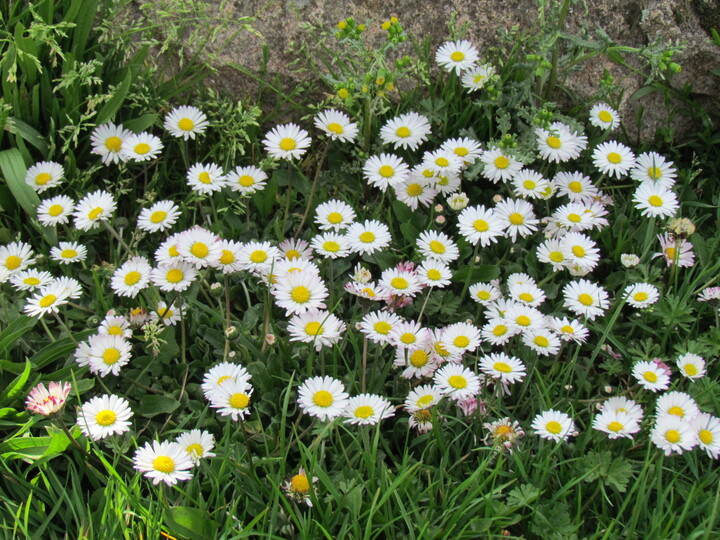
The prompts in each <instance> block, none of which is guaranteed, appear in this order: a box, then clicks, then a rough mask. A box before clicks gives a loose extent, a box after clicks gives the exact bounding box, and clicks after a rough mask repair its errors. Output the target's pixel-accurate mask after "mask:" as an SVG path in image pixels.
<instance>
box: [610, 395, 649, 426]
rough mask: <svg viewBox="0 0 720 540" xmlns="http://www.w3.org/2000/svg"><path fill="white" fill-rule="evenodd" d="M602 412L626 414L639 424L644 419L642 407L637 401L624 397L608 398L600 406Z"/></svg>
mask: <svg viewBox="0 0 720 540" xmlns="http://www.w3.org/2000/svg"><path fill="white" fill-rule="evenodd" d="M600 411H611V412H613V413H626V414H628V415H630V416H631V417H632V418H634V419H635V421H637V422H638V423H639V422H640V421H641V420H642V419H643V416H644V413H643V410H642V407H641V406H640V405H638V403H637V402H636V401H633V400H632V399H628V398H626V397H624V396H615V397H611V398H608V399H607V400H605V401H604V402H603V403H602V404H601V405H600Z"/></svg>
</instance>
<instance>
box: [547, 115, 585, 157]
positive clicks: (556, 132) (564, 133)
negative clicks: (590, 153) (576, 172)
mask: <svg viewBox="0 0 720 540" xmlns="http://www.w3.org/2000/svg"><path fill="white" fill-rule="evenodd" d="M535 136H536V140H537V145H538V150H539V151H540V157H542V158H543V159H544V160H546V161H549V162H551V163H564V162H566V161H570V160H572V159H577V158H578V157H579V156H580V153H581V152H582V151H583V150H585V148H586V147H587V137H585V136H584V135H579V134H578V133H577V132H575V131H572V129H571V128H570V126H567V125H565V124H563V123H561V122H553V123H552V124H551V125H550V126H549V129H542V128H537V129H536V130H535Z"/></svg>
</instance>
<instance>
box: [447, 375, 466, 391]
mask: <svg viewBox="0 0 720 540" xmlns="http://www.w3.org/2000/svg"><path fill="white" fill-rule="evenodd" d="M448 384H449V385H450V386H452V387H453V388H455V389H456V390H462V389H463V388H465V387H467V385H468V383H467V379H466V378H465V377H463V376H462V375H451V376H450V377H449V378H448Z"/></svg>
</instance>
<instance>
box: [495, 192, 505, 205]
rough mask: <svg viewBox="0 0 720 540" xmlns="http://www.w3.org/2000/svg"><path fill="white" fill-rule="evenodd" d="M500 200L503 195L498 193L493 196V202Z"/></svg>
mask: <svg viewBox="0 0 720 540" xmlns="http://www.w3.org/2000/svg"><path fill="white" fill-rule="evenodd" d="M502 200H503V196H502V195H500V194H499V193H498V194H497V195H495V196H494V197H493V202H495V203H499V202H500V201H502Z"/></svg>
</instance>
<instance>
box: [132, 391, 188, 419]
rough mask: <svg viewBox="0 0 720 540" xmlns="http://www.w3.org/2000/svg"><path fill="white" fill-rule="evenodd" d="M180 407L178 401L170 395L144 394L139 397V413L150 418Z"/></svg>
mask: <svg viewBox="0 0 720 540" xmlns="http://www.w3.org/2000/svg"><path fill="white" fill-rule="evenodd" d="M178 407H180V402H179V401H178V400H176V399H175V398H172V397H170V396H154V395H145V396H143V397H142V398H140V409H139V411H138V412H139V413H140V414H141V415H142V416H145V417H147V418H151V417H153V416H157V415H158V414H169V413H171V412H173V411H176V410H177V409H178Z"/></svg>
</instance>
